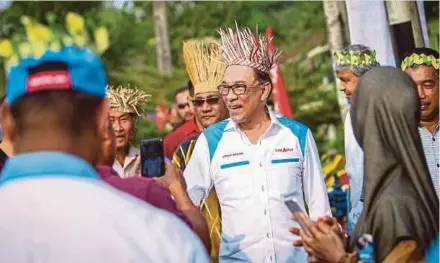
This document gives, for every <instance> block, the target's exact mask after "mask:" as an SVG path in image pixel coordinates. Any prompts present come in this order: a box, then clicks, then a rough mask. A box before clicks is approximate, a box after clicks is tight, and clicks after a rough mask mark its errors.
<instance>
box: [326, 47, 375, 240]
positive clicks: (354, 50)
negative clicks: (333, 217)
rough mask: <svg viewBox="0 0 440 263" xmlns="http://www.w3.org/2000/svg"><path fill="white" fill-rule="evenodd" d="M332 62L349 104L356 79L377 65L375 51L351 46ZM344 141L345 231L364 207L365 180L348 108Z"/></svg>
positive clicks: (340, 51)
mask: <svg viewBox="0 0 440 263" xmlns="http://www.w3.org/2000/svg"><path fill="white" fill-rule="evenodd" d="M334 55H335V59H336V63H335V65H334V67H335V72H336V75H337V77H338V78H339V79H340V80H341V86H340V90H341V91H342V92H344V93H345V96H346V97H347V100H348V102H349V103H350V104H351V102H352V101H353V97H354V92H355V90H356V88H357V84H358V82H359V79H360V78H361V77H362V75H363V74H365V73H366V72H367V71H369V70H370V69H372V68H374V67H377V66H379V63H378V62H377V61H376V51H374V50H371V49H370V48H369V47H366V46H363V45H351V46H348V47H346V48H344V49H342V50H339V51H336V52H335V54H334ZM344 140H345V159H346V162H345V163H346V165H345V170H346V172H347V175H348V178H349V183H350V203H351V209H350V212H349V214H348V218H347V219H348V222H349V223H348V233H349V234H351V231H352V229H354V225H355V224H356V222H357V220H358V219H359V216H360V214H361V212H362V209H363V201H362V200H361V199H362V198H361V195H362V185H363V181H364V152H363V150H362V148H361V147H360V146H359V144H358V142H357V141H356V138H355V137H354V133H353V127H352V124H351V118H350V111H348V113H347V116H346V118H345V123H344Z"/></svg>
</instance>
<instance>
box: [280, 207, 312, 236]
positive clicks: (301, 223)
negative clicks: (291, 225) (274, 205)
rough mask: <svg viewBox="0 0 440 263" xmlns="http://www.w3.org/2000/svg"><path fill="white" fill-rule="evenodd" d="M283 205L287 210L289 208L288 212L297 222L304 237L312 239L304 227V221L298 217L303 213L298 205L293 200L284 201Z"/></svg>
mask: <svg viewBox="0 0 440 263" xmlns="http://www.w3.org/2000/svg"><path fill="white" fill-rule="evenodd" d="M284 203H285V204H286V206H287V208H289V210H290V212H291V213H292V214H293V217H294V218H295V221H296V222H298V224H299V226H300V227H301V229H302V231H304V233H306V235H308V236H309V237H313V235H312V233H310V231H309V229H308V228H307V227H306V224H305V223H304V221H303V220H302V219H301V217H299V215H298V213H300V212H302V213H304V212H303V211H302V209H301V207H300V206H299V205H298V203H297V202H295V201H293V200H286V201H284Z"/></svg>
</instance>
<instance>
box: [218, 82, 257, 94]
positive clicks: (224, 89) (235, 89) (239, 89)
mask: <svg viewBox="0 0 440 263" xmlns="http://www.w3.org/2000/svg"><path fill="white" fill-rule="evenodd" d="M260 85H261V84H257V85H254V86H246V85H245V84H235V85H231V86H228V85H223V84H222V85H220V86H218V93H220V95H222V96H226V95H228V94H229V91H230V90H232V93H234V94H235V95H243V94H245V93H246V91H247V89H248V88H257V87H259V86H260Z"/></svg>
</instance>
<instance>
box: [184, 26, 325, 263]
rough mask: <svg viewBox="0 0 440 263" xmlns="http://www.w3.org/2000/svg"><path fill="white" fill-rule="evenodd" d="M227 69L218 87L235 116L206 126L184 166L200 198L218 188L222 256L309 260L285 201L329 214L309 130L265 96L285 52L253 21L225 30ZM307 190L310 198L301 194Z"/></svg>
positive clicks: (195, 196) (245, 259)
mask: <svg viewBox="0 0 440 263" xmlns="http://www.w3.org/2000/svg"><path fill="white" fill-rule="evenodd" d="M220 36H221V41H222V43H221V44H222V62H223V63H224V64H225V66H226V70H225V76H224V78H223V80H222V82H221V84H220V85H219V87H218V91H219V93H220V95H221V96H222V98H223V100H224V101H225V104H226V106H227V108H228V110H229V114H230V117H231V118H230V119H228V120H225V121H221V122H219V123H216V124H213V125H211V126H210V127H208V128H207V129H205V130H204V131H203V132H202V134H201V135H200V137H199V139H198V140H197V144H196V146H195V148H194V151H193V155H192V158H191V160H190V161H189V163H188V165H187V167H186V170H185V172H184V176H185V180H186V183H187V190H188V192H189V195H190V197H191V199H192V201H193V202H194V204H196V205H199V204H200V203H201V201H202V200H203V199H204V198H206V197H207V196H208V193H209V190H210V189H211V188H212V187H215V190H216V192H217V195H218V199H219V203H220V207H221V216H222V245H221V247H220V256H219V259H220V262H235V261H241V262H306V261H307V255H306V253H305V251H304V249H301V248H294V247H293V246H292V243H293V242H294V241H295V240H296V239H298V237H296V236H293V235H288V234H287V229H288V228H289V227H294V226H297V224H296V223H295V222H293V221H292V220H291V219H290V216H291V214H290V212H289V210H288V208H287V207H286V205H285V204H284V201H285V200H287V199H288V200H296V202H297V203H298V205H299V206H300V207H301V208H302V209H303V210H304V211H305V210H306V208H305V207H306V204H307V207H308V212H309V213H308V214H309V215H310V216H311V218H313V219H316V218H318V217H321V216H325V215H331V212H330V207H329V202H328V197H327V192H326V187H325V184H324V177H323V174H322V171H321V164H320V161H319V155H318V151H317V147H316V144H315V141H314V139H313V136H312V134H311V132H310V130H309V129H308V128H307V127H306V126H305V125H304V124H301V123H299V122H296V121H293V120H290V119H287V118H285V117H281V116H279V115H276V114H275V113H274V112H271V111H269V110H268V109H267V107H266V103H267V100H268V98H269V96H270V93H271V91H272V84H271V79H270V77H269V72H270V70H271V69H272V68H273V67H274V65H275V63H276V60H277V58H278V56H279V53H278V52H274V53H271V52H269V50H268V43H269V41H270V39H267V38H266V37H264V36H259V35H254V34H253V33H252V31H251V30H250V29H249V28H239V27H238V26H237V28H236V30H235V31H234V30H233V29H231V28H229V29H226V30H223V29H222V30H220ZM303 196H304V197H305V200H304V198H303Z"/></svg>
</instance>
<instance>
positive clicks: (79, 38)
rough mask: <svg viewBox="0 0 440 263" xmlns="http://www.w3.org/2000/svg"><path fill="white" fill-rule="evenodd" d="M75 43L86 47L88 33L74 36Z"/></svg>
mask: <svg viewBox="0 0 440 263" xmlns="http://www.w3.org/2000/svg"><path fill="white" fill-rule="evenodd" d="M73 43H75V45H76V46H78V47H81V48H83V47H85V46H86V44H87V35H84V34H79V35H75V36H73Z"/></svg>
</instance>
